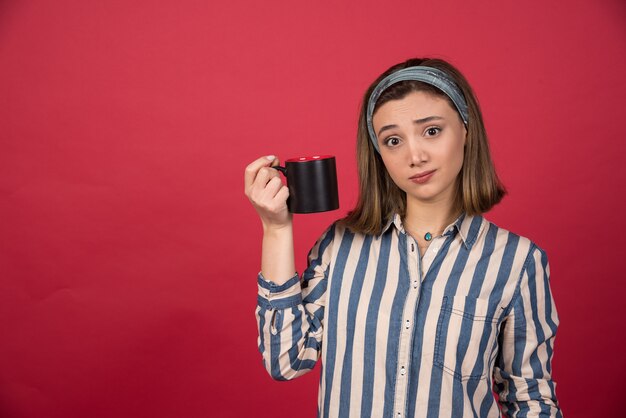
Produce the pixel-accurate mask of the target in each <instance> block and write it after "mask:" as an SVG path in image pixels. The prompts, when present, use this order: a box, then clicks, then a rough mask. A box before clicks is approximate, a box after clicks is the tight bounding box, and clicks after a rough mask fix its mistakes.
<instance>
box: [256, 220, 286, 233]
mask: <svg viewBox="0 0 626 418" xmlns="http://www.w3.org/2000/svg"><path fill="white" fill-rule="evenodd" d="M292 232H293V222H292V221H291V219H289V221H288V222H286V223H282V224H276V223H265V222H263V234H264V235H284V234H291V233H292Z"/></svg>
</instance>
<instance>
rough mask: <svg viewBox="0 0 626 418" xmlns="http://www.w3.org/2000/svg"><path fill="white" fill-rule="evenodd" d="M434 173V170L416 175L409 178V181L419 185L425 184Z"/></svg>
mask: <svg viewBox="0 0 626 418" xmlns="http://www.w3.org/2000/svg"><path fill="white" fill-rule="evenodd" d="M435 171H436V170H430V171H424V172H421V173H417V174H416V175H414V176H411V177H409V180H411V181H412V182H414V183H419V184H423V183H426V182H427V181H428V180H430V178H431V177H432V176H433V174H435Z"/></svg>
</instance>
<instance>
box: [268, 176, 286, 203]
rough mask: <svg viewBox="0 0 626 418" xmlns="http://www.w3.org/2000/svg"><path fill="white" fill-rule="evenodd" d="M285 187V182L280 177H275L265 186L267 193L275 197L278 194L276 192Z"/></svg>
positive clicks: (270, 196)
mask: <svg viewBox="0 0 626 418" xmlns="http://www.w3.org/2000/svg"><path fill="white" fill-rule="evenodd" d="M281 187H283V182H282V180H281V179H280V177H273V178H272V179H270V181H269V182H268V183H267V186H265V194H266V195H267V196H268V197H269V198H270V199H273V198H274V197H275V196H276V193H278V191H279V190H280V189H281Z"/></svg>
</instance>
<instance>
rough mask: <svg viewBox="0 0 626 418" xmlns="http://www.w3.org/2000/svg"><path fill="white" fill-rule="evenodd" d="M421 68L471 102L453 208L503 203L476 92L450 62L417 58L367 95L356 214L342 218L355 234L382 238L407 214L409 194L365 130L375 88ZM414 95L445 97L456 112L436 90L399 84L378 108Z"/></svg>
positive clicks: (472, 210)
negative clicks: (439, 74) (441, 76)
mask: <svg viewBox="0 0 626 418" xmlns="http://www.w3.org/2000/svg"><path fill="white" fill-rule="evenodd" d="M418 65H423V66H428V67H433V68H437V69H439V70H442V71H444V72H445V73H447V74H448V75H449V76H450V77H452V79H453V80H454V82H455V83H456V85H457V86H458V87H459V89H460V90H461V92H462V93H463V95H464V96H465V100H466V102H467V107H468V113H469V121H468V124H467V137H466V143H465V153H464V158H463V167H462V168H461V172H460V173H459V176H458V178H457V193H456V202H455V205H456V207H457V208H459V209H460V210H462V211H464V212H465V213H467V214H468V215H480V214H482V213H484V212H487V211H488V210H489V209H491V208H492V207H493V206H494V205H496V204H497V203H499V202H500V200H502V198H503V197H504V195H505V194H506V190H505V188H504V186H503V185H502V183H501V182H500V180H499V179H498V175H497V174H496V170H495V167H494V165H493V162H492V160H491V154H490V153H489V142H488V140H487V132H486V131H485V126H484V123H483V118H482V114H481V112H480V107H479V106H478V101H477V100H476V97H475V96H474V92H473V91H472V88H471V87H470V85H469V83H468V82H467V80H466V79H465V77H464V76H463V75H462V74H461V73H460V72H459V71H458V70H457V69H456V68H454V67H453V66H452V65H451V64H449V63H447V62H446V61H444V60H441V59H430V58H413V59H409V60H407V61H405V62H402V63H400V64H397V65H394V66H393V67H391V68H389V69H388V70H387V71H385V72H384V73H383V74H381V75H380V76H379V77H378V78H377V79H376V81H374V82H373V83H372V84H371V85H370V86H369V88H368V89H367V91H366V92H365V96H364V97H363V103H362V105H361V112H360V115H359V125H358V130H357V166H358V173H359V200H358V202H357V204H356V207H355V208H354V210H352V211H351V212H350V213H348V215H347V216H346V217H345V218H344V219H342V220H341V223H342V224H343V225H344V226H346V227H347V228H349V229H350V230H351V231H353V232H361V233H364V234H374V235H379V234H380V233H381V232H382V228H383V226H384V224H385V223H386V222H388V221H389V220H390V219H391V217H392V216H393V215H394V214H395V213H397V214H399V215H400V216H402V217H404V215H405V214H406V194H405V192H403V191H402V190H401V189H400V188H398V186H396V184H395V183H394V182H393V180H392V179H391V177H390V176H389V174H388V173H387V169H386V168H385V165H384V163H383V160H382V158H381V157H380V154H378V152H377V151H376V149H375V148H374V145H373V144H372V141H371V139H370V137H369V134H368V130H367V122H366V117H367V102H368V100H369V97H370V95H371V94H372V91H373V90H374V88H375V87H376V86H377V85H378V83H379V82H380V81H381V80H382V79H383V78H385V77H386V76H387V75H389V74H391V73H393V72H395V71H398V70H400V69H403V68H407V67H414V66H418ZM414 91H424V92H427V93H430V94H433V95H436V96H438V97H443V98H445V99H446V100H447V101H448V102H449V104H450V106H452V108H453V109H456V108H455V106H454V104H453V103H452V101H451V100H450V98H449V97H448V96H447V95H446V94H445V93H443V92H442V91H441V90H439V89H437V88H436V87H433V86H431V85H430V84H426V83H422V82H419V81H401V82H398V83H396V84H394V85H392V86H390V87H389V88H388V89H387V90H385V91H384V92H383V94H382V95H381V96H380V98H379V99H378V101H377V102H376V107H375V108H374V112H376V109H377V108H378V107H380V106H381V105H382V104H384V103H386V102H388V101H390V100H399V99H402V98H404V97H405V96H406V95H407V94H409V93H411V92H414Z"/></svg>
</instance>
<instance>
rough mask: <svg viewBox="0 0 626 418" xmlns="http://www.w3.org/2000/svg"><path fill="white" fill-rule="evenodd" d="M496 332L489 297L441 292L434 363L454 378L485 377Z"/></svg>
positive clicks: (496, 328)
mask: <svg viewBox="0 0 626 418" xmlns="http://www.w3.org/2000/svg"><path fill="white" fill-rule="evenodd" d="M497 333H498V318H495V317H493V315H490V313H489V301H487V300H484V299H476V298H472V297H469V296H444V298H443V301H442V304H441V311H440V313H439V319H438V320H437V333H436V337H435V354H434V364H435V366H436V367H439V368H441V369H442V370H443V371H444V372H446V373H448V374H450V375H452V376H454V378H455V379H457V380H461V381H465V380H480V379H484V378H485V377H487V374H488V373H489V370H490V365H491V363H492V353H493V351H494V349H495V345H496V342H497V341H496V338H497Z"/></svg>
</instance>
